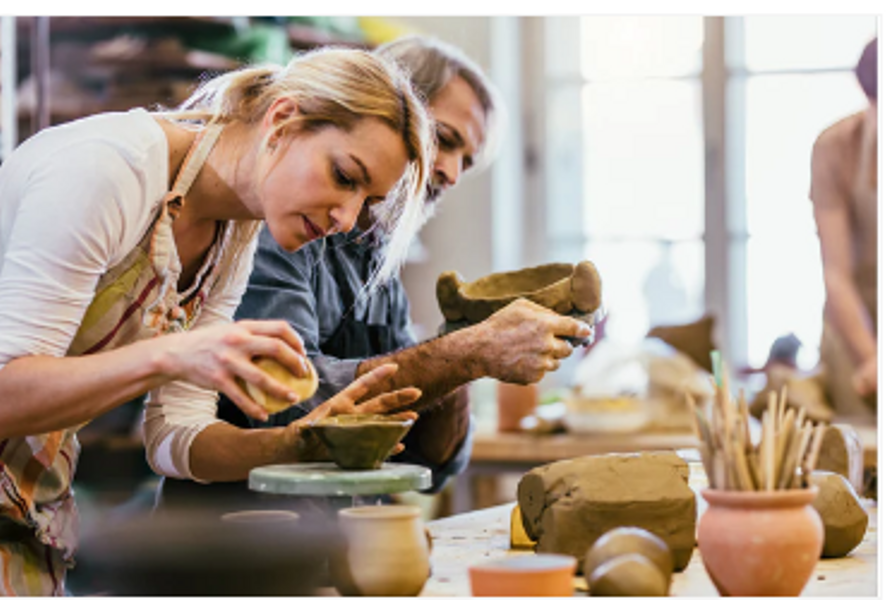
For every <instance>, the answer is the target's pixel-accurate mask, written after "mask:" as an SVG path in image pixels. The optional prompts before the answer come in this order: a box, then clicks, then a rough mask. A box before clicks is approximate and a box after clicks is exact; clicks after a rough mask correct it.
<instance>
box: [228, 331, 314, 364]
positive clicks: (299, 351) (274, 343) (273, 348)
mask: <svg viewBox="0 0 890 600" xmlns="http://www.w3.org/2000/svg"><path fill="white" fill-rule="evenodd" d="M239 323H243V321H239ZM271 323H283V324H284V326H285V329H282V328H281V326H278V327H269V326H265V327H264V326H263V325H268V324H265V323H264V324H263V325H260V326H250V325H248V330H249V331H250V332H251V334H252V335H251V336H250V338H249V340H248V341H247V342H246V343H245V344H244V346H243V348H242V351H243V352H245V353H247V354H248V355H250V356H251V357H258V356H262V357H268V358H272V359H275V360H276V361H278V362H279V363H281V364H282V365H283V366H284V367H285V368H286V369H287V370H288V371H290V372H291V373H293V374H294V375H295V376H296V377H306V376H307V375H309V373H310V370H309V369H310V367H309V365H308V360H309V359H308V358H307V357H306V350H305V349H304V348H303V342H302V340H300V336H299V335H297V333H296V332H295V331H294V330H293V329H291V328H290V326H289V325H287V323H284V322H283V321H280V322H271ZM285 332H289V334H290V335H288V338H290V337H292V336H293V337H294V338H295V339H296V341H297V342H298V344H297V345H296V346H295V345H293V343H292V341H293V340H290V339H285V338H284V337H283V336H284V333H285ZM270 333H275V334H277V335H270Z"/></svg>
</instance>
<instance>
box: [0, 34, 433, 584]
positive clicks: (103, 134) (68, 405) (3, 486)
mask: <svg viewBox="0 0 890 600" xmlns="http://www.w3.org/2000/svg"><path fill="white" fill-rule="evenodd" d="M430 130H431V125H430V123H429V120H428V118H427V117H426V113H425V111H424V108H423V105H422V104H421V103H420V102H419V101H418V99H417V97H416V96H415V95H414V94H413V93H412V91H411V88H410V85H409V83H408V80H407V79H406V78H405V77H404V75H402V73H401V72H400V71H399V70H398V69H397V68H396V67H394V66H393V64H392V63H390V62H388V61H386V60H383V59H381V58H380V57H376V56H374V55H371V54H369V53H366V52H362V51H357V50H324V51H317V52H313V53H309V54H306V55H302V56H299V57H296V58H294V59H293V60H292V61H291V62H290V63H289V64H288V65H287V66H285V67H283V68H279V67H257V68H248V69H244V70H241V71H238V72H235V73H231V74H228V75H224V76H221V77H219V78H216V79H212V80H210V81H208V82H207V83H205V84H204V85H203V86H201V87H200V88H199V89H198V90H197V91H196V92H195V94H194V96H193V97H192V98H191V99H190V100H189V101H187V102H186V103H185V104H184V105H183V107H181V108H180V110H177V111H173V112H169V113H159V114H151V113H148V112H146V111H144V110H133V111H130V112H128V113H112V114H103V115H98V116H95V117H90V118H86V119H82V120H79V121H75V122H73V123H70V124H67V125H63V126H59V127H54V128H51V129H48V130H46V131H44V132H41V133H40V134H38V135H36V136H34V137H33V138H32V139H30V140H28V141H27V142H25V143H24V144H22V145H21V147H20V148H18V149H17V150H16V151H15V152H14V153H13V155H12V156H11V157H10V158H9V159H8V160H7V161H6V162H4V164H3V165H2V167H0V440H2V441H0V567H2V573H0V593H3V594H27V595H53V594H62V593H64V577H65V572H66V569H67V567H68V566H69V565H70V564H71V563H72V558H73V555H74V550H75V546H76V539H77V513H76V508H75V505H74V499H73V497H72V493H71V481H72V479H73V477H74V470H75V465H76V464H77V455H78V443H77V439H76V431H77V429H78V427H79V426H81V425H82V424H84V423H86V422H88V421H89V420H91V419H93V418H95V417H96V416H98V415H100V414H102V413H103V412H105V411H108V410H110V409H112V408H114V407H116V406H118V405H120V404H123V403H124V402H126V401H128V400H130V399H132V398H134V397H136V396H139V395H140V394H144V393H149V394H150V401H149V409H148V418H147V425H146V451H147V455H148V460H149V462H150V463H151V464H152V466H153V467H154V468H155V469H156V470H158V471H159V472H162V473H165V474H167V475H172V476H176V477H188V478H196V479H202V478H207V477H211V476H214V477H216V476H218V475H219V474H218V473H211V472H206V468H205V466H204V465H205V463H206V460H207V459H206V456H207V453H212V452H217V451H223V450H224V449H223V448H221V447H219V446H218V443H219V442H220V441H222V440H228V441H231V440H232V435H238V434H239V433H241V434H243V436H242V437H241V438H238V439H239V441H240V440H243V441H242V442H241V443H239V444H238V449H239V454H243V455H246V456H249V457H250V458H251V459H252V460H253V461H254V462H268V463H272V462H282V461H293V460H299V459H300V458H301V456H300V455H299V450H300V446H299V445H298V444H296V443H294V440H295V439H296V438H295V436H298V435H299V428H298V425H295V426H294V427H293V428H288V429H281V430H269V431H257V432H241V431H240V430H235V429H234V428H232V427H231V426H229V425H227V424H224V423H221V422H218V421H217V420H216V419H215V412H216V398H217V393H218V391H222V392H224V393H225V394H226V395H227V396H228V397H229V398H231V399H232V400H233V401H234V402H235V403H236V404H237V405H238V406H239V408H240V409H241V410H243V411H244V412H245V413H246V414H248V415H250V416H251V417H253V418H257V419H260V420H264V419H266V418H267V417H268V415H267V414H266V413H265V411H264V410H263V409H262V408H261V407H260V406H259V405H257V404H255V403H253V402H252V401H251V400H250V398H249V397H248V396H247V395H246V394H245V393H244V391H243V390H242V389H241V387H240V385H238V383H237V381H238V380H239V379H241V380H245V381H249V382H252V383H254V384H255V385H257V386H259V387H260V388H262V389H263V390H265V391H266V392H268V393H270V394H272V395H274V396H277V397H279V398H288V399H289V400H291V401H293V398H292V397H289V396H288V390H287V389H286V388H284V387H283V386H282V385H280V384H278V383H276V382H275V381H274V380H273V379H271V378H270V377H268V376H267V375H265V374H264V373H263V372H262V371H260V370H259V369H258V368H257V367H256V366H255V365H254V364H253V362H252V359H253V358H255V357H257V356H268V357H273V358H275V359H277V360H279V361H280V362H281V363H283V364H284V365H286V366H287V367H288V368H289V369H290V370H291V371H292V372H294V373H295V374H297V375H302V374H304V373H305V369H306V367H305V363H304V361H305V360H306V358H305V351H304V348H303V344H302V342H301V340H300V338H299V336H298V335H297V334H296V333H295V332H294V331H293V330H292V329H291V328H290V326H288V325H287V324H286V323H284V322H280V321H240V322H237V323H233V322H232V314H233V312H234V310H235V307H236V306H237V305H238V302H239V300H240V297H241V294H242V292H243V290H244V288H245V285H246V282H247V277H248V274H249V273H250V269H251V262H252V254H253V251H254V248H255V244H256V234H257V231H258V229H259V224H260V222H261V220H263V219H264V220H265V221H266V222H267V224H268V228H269V231H270V233H271V234H272V236H273V237H274V238H275V240H276V241H277V243H279V244H280V245H281V246H282V248H284V249H286V250H289V251H294V250H296V249H298V248H300V247H301V246H302V245H303V244H305V243H307V242H309V241H311V240H313V239H316V238H318V237H321V236H324V235H327V234H330V233H334V232H337V231H349V230H351V229H352V228H353V226H354V225H355V221H356V218H357V216H358V214H359V212H360V211H361V210H362V207H363V206H365V204H366V203H368V204H374V203H379V207H378V211H379V213H380V214H381V215H383V216H384V217H385V220H386V222H387V224H388V225H389V230H390V235H389V239H390V240H391V245H390V253H389V254H388V256H387V261H386V262H385V263H384V264H383V266H382V267H381V269H380V272H378V273H377V275H376V277H377V279H378V280H382V279H383V278H384V277H386V276H388V275H389V274H390V273H392V272H393V271H394V270H395V269H396V268H397V267H398V264H399V258H400V257H399V254H400V252H402V251H403V250H404V248H405V247H406V245H407V242H408V241H409V240H410V238H411V236H412V235H413V232H414V228H415V223H416V221H417V217H418V215H419V213H420V211H421V200H420V195H419V194H420V193H421V192H422V190H423V187H424V185H425V183H426V179H427V172H428V169H429V164H430V152H431V133H430ZM394 371H395V367H393V366H385V367H382V368H380V369H378V370H376V371H374V372H371V373H369V374H368V376H367V377H365V378H362V379H360V380H357V382H356V384H355V385H354V386H352V387H350V388H349V389H347V390H344V392H343V393H342V394H340V395H338V396H337V397H334V398H332V399H331V400H330V401H329V403H328V404H326V405H325V406H322V407H319V411H320V413H327V412H334V413H336V412H351V411H355V410H362V411H388V410H392V409H394V408H397V407H399V406H402V405H404V404H409V403H411V402H413V401H415V400H416V399H417V397H418V395H419V391H417V390H414V389H410V388H409V389H404V390H399V391H396V392H394V393H392V394H386V395H383V396H379V397H377V398H374V399H372V400H370V401H368V402H366V403H364V404H362V405H361V408H360V409H358V408H357V407H356V406H355V402H356V400H358V399H359V398H360V397H361V395H362V394H363V393H364V392H365V391H366V389H367V386H368V385H370V384H374V383H378V382H379V381H380V380H383V379H386V378H389V377H391V376H392V373H393V372H394ZM193 447H194V448H200V450H199V451H197V452H196V451H195V450H194V448H193ZM236 468H237V464H236Z"/></svg>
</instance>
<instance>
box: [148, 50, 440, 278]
mask: <svg viewBox="0 0 890 600" xmlns="http://www.w3.org/2000/svg"><path fill="white" fill-rule="evenodd" d="M282 97H288V98H292V99H293V100H294V101H295V102H296V103H297V106H298V107H299V111H298V112H297V113H295V114H294V115H293V116H292V117H290V118H289V119H287V120H285V121H283V122H281V123H279V124H277V126H276V129H275V131H273V132H270V134H269V135H270V136H271V135H273V134H274V133H275V132H278V131H281V132H283V133H297V132H310V131H314V130H318V129H320V128H322V127H327V126H334V127H338V128H340V129H343V130H345V131H349V130H351V129H352V127H354V126H355V125H356V124H358V122H359V121H360V120H361V119H363V118H367V117H371V118H376V119H379V120H380V121H382V122H383V123H385V124H386V125H388V126H389V127H390V128H392V130H393V131H395V132H396V133H398V134H399V135H400V137H401V138H402V140H403V142H404V143H405V149H406V151H407V155H408V167H407V169H406V170H405V173H404V175H403V176H402V178H401V180H400V181H399V183H398V184H397V185H396V186H395V187H394V188H393V190H391V191H390V193H389V195H388V196H387V198H386V200H385V201H384V202H382V203H380V204H379V205H378V206H377V207H375V216H376V217H377V223H378V225H377V226H378V227H380V228H381V233H382V234H383V239H385V242H386V244H387V248H386V251H385V258H384V260H383V262H382V264H381V265H380V267H379V268H378V269H377V271H376V272H375V273H374V275H373V277H372V280H371V282H370V283H369V285H370V287H372V288H373V287H375V286H376V285H377V284H378V283H380V282H381V281H382V280H384V279H385V278H387V277H390V276H392V275H393V274H394V273H395V272H396V271H397V270H398V268H399V267H400V266H401V264H402V262H403V260H404V257H405V255H406V253H407V251H408V246H409V245H410V243H411V239H412V238H413V237H414V234H415V233H416V231H417V229H418V228H419V225H420V222H421V221H422V213H423V195H424V193H425V188H426V183H427V179H428V177H429V173H430V171H431V170H432V164H433V159H434V156H435V150H434V138H433V124H432V120H431V119H430V118H429V116H428V113H427V111H426V108H425V105H424V103H423V102H422V101H421V100H420V99H419V98H418V97H417V95H416V94H415V93H414V91H413V89H412V87H411V80H410V78H409V77H408V76H407V75H406V73H405V72H404V71H403V70H402V68H401V67H399V66H398V65H397V63H396V62H394V61H393V60H391V59H388V58H386V57H382V56H378V55H375V54H372V53H370V52H366V51H364V50H356V49H345V48H332V47H328V48H322V49H318V50H313V51H310V52H307V53H304V54H299V55H296V56H295V57H294V58H293V59H291V61H290V62H289V63H288V64H287V65H285V66H283V67H282V66H279V65H257V66H250V67H245V68H242V69H239V70H236V71H233V72H230V73H226V74H224V75H220V76H218V77H214V78H213V79H210V80H208V81H205V82H204V83H203V84H202V85H200V86H199V87H198V89H197V90H195V92H194V93H193V94H192V95H191V97H190V98H189V99H188V100H186V101H185V102H184V103H183V104H181V105H180V106H179V107H177V109H175V110H172V111H166V112H165V113H164V116H166V117H168V118H171V119H176V120H186V121H198V122H200V123H203V124H211V123H229V122H241V123H245V124H254V123H259V122H260V121H262V119H263V117H264V116H265V114H266V111H267V110H268V109H269V107H270V106H272V104H273V103H274V102H275V101H276V100H278V99H279V98H282ZM264 141H265V140H264Z"/></svg>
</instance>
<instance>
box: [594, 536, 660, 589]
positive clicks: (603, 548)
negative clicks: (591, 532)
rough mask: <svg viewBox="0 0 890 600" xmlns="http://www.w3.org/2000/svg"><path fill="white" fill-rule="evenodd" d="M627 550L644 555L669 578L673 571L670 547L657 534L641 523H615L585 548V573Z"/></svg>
mask: <svg viewBox="0 0 890 600" xmlns="http://www.w3.org/2000/svg"><path fill="white" fill-rule="evenodd" d="M628 554H639V555H641V556H645V557H646V558H648V559H649V560H650V561H652V564H654V565H655V566H656V567H658V569H659V570H660V571H661V573H662V574H664V578H665V580H667V581H670V579H671V575H672V574H673V572H674V559H673V557H672V556H671V549H670V548H669V547H668V545H667V544H666V543H665V542H664V540H662V539H661V538H660V537H658V536H657V535H655V534H653V533H650V532H649V531H646V530H645V529H642V528H640V527H616V528H615V529H612V530H610V531H607V532H606V533H605V534H603V535H601V536H600V537H599V539H597V540H596V542H594V543H593V545H592V546H591V547H590V550H588V551H587V556H586V558H585V559H584V576H585V577H587V578H588V579H589V578H590V575H591V574H592V573H593V571H595V570H596V569H597V567H599V566H600V565H601V564H603V563H605V562H607V561H609V560H611V559H613V558H616V557H618V556H624V555H628Z"/></svg>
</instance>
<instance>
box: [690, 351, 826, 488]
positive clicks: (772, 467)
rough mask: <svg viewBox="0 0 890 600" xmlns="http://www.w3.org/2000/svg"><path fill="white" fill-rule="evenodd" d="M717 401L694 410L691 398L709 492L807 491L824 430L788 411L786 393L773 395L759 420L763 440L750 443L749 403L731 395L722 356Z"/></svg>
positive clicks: (716, 363) (715, 357)
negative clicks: (716, 490) (710, 490)
mask: <svg viewBox="0 0 890 600" xmlns="http://www.w3.org/2000/svg"><path fill="white" fill-rule="evenodd" d="M712 361H713V369H714V381H713V383H714V400H713V401H712V402H710V403H709V405H708V406H704V407H700V406H697V405H696V402H695V400H694V399H693V398H692V396H690V395H688V394H687V397H686V399H687V402H688V403H689V408H690V410H691V411H692V414H693V415H694V416H695V429H696V432H697V434H698V437H699V439H700V440H701V444H700V452H701V460H702V464H703V465H704V468H705V472H706V473H707V475H708V481H709V483H710V487H711V488H713V489H718V490H736V491H776V490H786V489H799V488H805V487H808V479H809V474H810V473H811V472H812V471H813V469H814V468H815V465H816V460H817V458H818V456H819V448H820V446H821V445H822V437H823V435H824V434H825V425H824V424H821V423H820V424H819V425H817V426H814V425H813V422H812V421H810V420H809V419H807V418H806V413H805V411H804V409H803V408H800V409H794V408H789V407H788V406H787V390H786V388H782V391H781V393H780V394H776V393H775V392H772V393H771V394H770V396H769V404H768V408H767V410H766V411H765V412H764V413H763V416H762V417H761V425H762V427H761V434H760V440H759V443H758V444H757V445H755V444H754V443H753V442H752V435H751V431H750V427H749V418H748V402H747V400H746V399H745V396H744V393H743V392H741V391H740V393H739V395H738V397H737V398H733V397H732V395H731V394H730V392H729V383H728V381H729V377H728V373H727V370H726V367H725V365H724V364H723V361H722V359H721V358H720V354H719V353H716V352H715V353H713V354H712Z"/></svg>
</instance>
